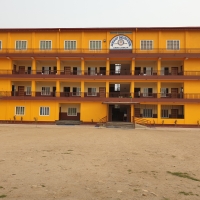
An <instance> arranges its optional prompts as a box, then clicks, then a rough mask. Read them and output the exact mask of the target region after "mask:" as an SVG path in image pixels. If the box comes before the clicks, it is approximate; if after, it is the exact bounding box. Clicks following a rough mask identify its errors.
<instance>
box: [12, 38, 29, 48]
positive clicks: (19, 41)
mask: <svg viewBox="0 0 200 200" xmlns="http://www.w3.org/2000/svg"><path fill="white" fill-rule="evenodd" d="M17 42H21V48H17ZM22 42H26V47H25V48H22ZM27 46H28V41H27V40H15V49H16V50H27Z"/></svg>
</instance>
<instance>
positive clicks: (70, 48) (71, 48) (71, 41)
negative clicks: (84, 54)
mask: <svg viewBox="0 0 200 200" xmlns="http://www.w3.org/2000/svg"><path fill="white" fill-rule="evenodd" d="M66 42H69V43H70V45H69V46H70V47H69V48H67V46H66ZM73 42H75V47H72V45H71V43H73ZM76 48H77V40H64V49H65V50H76Z"/></svg>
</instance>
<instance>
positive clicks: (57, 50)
mask: <svg viewBox="0 0 200 200" xmlns="http://www.w3.org/2000/svg"><path fill="white" fill-rule="evenodd" d="M127 52H128V53H145V54H146V53H149V54H151V53H172V54H174V53H200V48H181V49H178V50H168V49H166V48H153V49H149V50H141V49H131V50H123V49H122V50H110V49H96V50H91V49H89V48H76V49H73V50H65V49H64V48H51V49H46V50H45V49H43V50H41V49H39V48H27V49H23V50H17V49H13V48H2V49H1V51H0V54H10V53H12V54H26V53H27V54H41V53H44V54H45V53H49V54H50V53H54V54H55V53H60V54H67V53H70V54H73V53H74V54H75V53H127Z"/></svg>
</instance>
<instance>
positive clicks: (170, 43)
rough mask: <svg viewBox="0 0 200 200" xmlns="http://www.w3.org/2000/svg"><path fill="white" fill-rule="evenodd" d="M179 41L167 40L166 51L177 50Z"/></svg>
mask: <svg viewBox="0 0 200 200" xmlns="http://www.w3.org/2000/svg"><path fill="white" fill-rule="evenodd" d="M179 49H180V41H179V40H167V50H179Z"/></svg>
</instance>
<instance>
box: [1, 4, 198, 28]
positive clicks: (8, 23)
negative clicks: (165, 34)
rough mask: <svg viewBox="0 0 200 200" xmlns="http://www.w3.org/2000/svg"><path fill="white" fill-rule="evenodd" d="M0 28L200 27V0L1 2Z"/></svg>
mask: <svg viewBox="0 0 200 200" xmlns="http://www.w3.org/2000/svg"><path fill="white" fill-rule="evenodd" d="M0 8H1V12H0V28H69V27H153V26H154V27H155V26H156V27H158V26H200V0H0Z"/></svg>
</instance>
